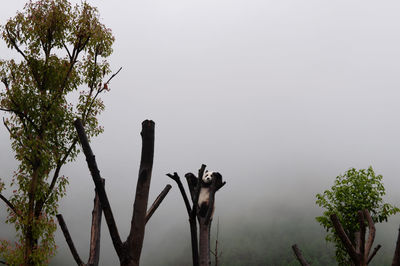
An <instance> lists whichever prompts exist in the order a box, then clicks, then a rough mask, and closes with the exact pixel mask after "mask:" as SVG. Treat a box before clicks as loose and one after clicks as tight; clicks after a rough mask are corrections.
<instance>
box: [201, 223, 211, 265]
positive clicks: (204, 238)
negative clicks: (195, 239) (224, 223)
mask: <svg viewBox="0 0 400 266" xmlns="http://www.w3.org/2000/svg"><path fill="white" fill-rule="evenodd" d="M199 225H200V234H199V236H200V241H199V242H200V245H199V246H200V256H199V257H200V266H210V265H211V260H210V228H211V221H210V222H209V223H207V224H206V223H204V222H203V221H200V222H199Z"/></svg>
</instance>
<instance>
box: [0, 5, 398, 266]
mask: <svg viewBox="0 0 400 266" xmlns="http://www.w3.org/2000/svg"><path fill="white" fill-rule="evenodd" d="M72 2H73V3H78V2H79V1H72ZM88 2H89V3H90V4H92V5H94V6H97V7H98V9H99V12H100V15H101V18H102V23H104V24H105V25H106V26H107V27H109V28H111V29H112V31H113V33H114V35H115V38H116V41H115V44H114V53H113V54H112V56H111V57H110V58H109V62H110V64H111V66H112V69H113V70H114V71H117V70H118V69H119V67H122V68H123V69H122V71H121V72H120V73H119V74H118V76H116V77H115V78H114V79H113V80H112V82H111V84H110V88H111V91H110V92H109V93H107V94H106V95H104V96H103V100H104V103H105V106H106V110H105V111H104V112H103V114H102V115H101V117H100V123H101V125H103V126H104V128H105V132H104V133H103V134H101V135H99V136H98V137H96V138H94V139H93V140H92V142H91V146H92V149H93V152H94V154H95V155H96V159H97V163H98V166H99V169H100V171H101V175H102V177H103V178H105V179H106V185H105V186H106V191H107V193H108V197H109V200H110V203H111V206H112V208H113V212H114V217H115V218H116V222H117V225H118V229H119V232H120V235H121V238H122V239H125V237H126V236H127V235H128V233H129V226H130V219H131V215H132V208H133V199H134V193H135V186H136V182H137V176H138V167H139V160H140V150H141V139H140V134H139V133H140V130H141V122H142V121H143V120H145V119H152V120H154V121H155V123H156V138H155V156H154V168H153V177H152V184H151V189H150V193H151V194H150V199H149V200H150V202H152V200H153V199H154V198H155V197H156V196H157V194H158V193H159V192H160V191H161V190H162V189H163V187H164V186H165V185H166V184H167V183H170V184H171V185H172V187H173V188H172V190H171V191H170V193H169V194H168V195H167V197H166V199H165V200H164V202H163V203H162V205H161V206H160V208H159V209H158V210H157V212H156V213H155V214H154V216H153V217H152V219H151V221H150V222H149V223H148V225H147V227H146V230H147V231H146V236H145V242H144V247H143V253H142V263H143V265H145V266H146V265H156V264H154V263H155V262H154V258H152V257H154V256H157V252H158V251H159V250H161V251H163V252H162V254H163V258H165V260H169V261H173V260H174V259H177V258H178V257H182V256H183V257H185V256H187V257H188V258H190V233H189V225H188V222H187V214H186V212H185V207H184V204H183V201H182V199H181V195H180V193H179V190H178V189H177V187H176V184H175V183H173V181H172V180H170V179H169V178H168V177H167V176H166V175H165V174H167V173H172V172H178V173H179V174H180V175H181V176H183V175H184V174H185V173H187V172H197V170H198V169H199V167H200V166H201V164H202V163H204V164H206V165H207V169H209V170H215V171H218V172H220V173H221V174H222V175H223V177H224V180H225V181H226V182H227V185H226V186H224V187H223V188H222V189H221V190H220V191H219V192H218V193H217V198H216V210H215V214H214V223H213V227H215V226H216V220H217V218H219V223H220V230H221V232H220V238H221V242H222V243H224V241H225V240H226V241H227V239H229V234H230V233H231V232H234V230H235V229H236V228H242V230H245V229H246V228H249V230H251V224H254V223H257V224H259V225H260V221H263V222H265V223H264V225H265V230H268V226H273V224H274V223H275V224H279V223H281V222H282V223H283V224H285V223H286V222H287V221H289V220H292V221H293V220H294V221H298V227H296V222H293V225H292V226H293V230H294V231H296V232H298V233H299V234H300V236H301V238H302V239H301V241H303V242H302V243H304V245H306V243H307V242H306V239H307V235H306V234H303V235H301V232H302V230H303V229H304V228H308V229H307V230H309V231H311V230H314V231H315V232H317V233H316V234H319V236H320V237H321V243H325V242H324V240H323V238H324V232H323V230H322V228H321V227H320V226H319V225H318V224H317V223H316V222H315V219H314V217H315V216H317V215H320V214H321V213H322V210H321V209H319V208H318V207H317V206H316V205H315V195H316V194H317V193H321V192H323V191H324V190H325V189H328V188H330V186H331V185H333V181H334V178H335V177H336V176H337V175H339V174H341V173H343V172H344V171H346V170H347V169H349V168H350V167H355V168H367V167H368V166H370V165H372V166H373V168H374V170H375V171H376V172H377V173H379V174H382V175H383V183H384V185H385V188H386V192H387V197H385V200H386V201H388V202H389V203H392V204H394V205H397V206H400V195H398V193H396V191H397V188H399V187H400V181H399V178H398V177H399V175H400V164H399V163H398V162H399V158H400V141H399V136H400V125H399V123H398V121H399V114H400V105H399V99H400V91H399V88H400V79H399V78H398V77H399V73H400V49H399V47H400V34H399V33H400V17H399V16H398V14H399V11H400V3H399V2H398V1H380V2H376V1H355V0H346V1H344V0H343V1H342V0H340V1H321V0H308V1H295V0H282V1H270V0H267V1H265V0H263V1H261V0H260V1H257V0H252V1H244V0H230V1H228V0H220V1H211V0H203V1H183V0H171V1H161V0H154V1H130V2H127V1H122V0H114V1H105V0H100V1H93V0H92V1H88ZM24 3H25V1H20V0H18V1H7V2H6V3H3V6H2V8H1V9H0V24H4V23H5V22H6V21H7V19H8V18H10V17H12V16H14V15H15V13H16V11H17V10H19V11H22V8H23V6H24ZM0 57H1V58H2V59H5V58H18V55H17V53H15V51H11V50H9V49H7V47H6V46H5V43H4V42H3V41H1V42H0ZM2 115H4V114H2ZM0 151H1V152H0V177H1V178H2V179H3V180H4V181H6V184H7V183H9V182H10V179H11V176H12V173H13V171H14V170H15V169H16V167H17V162H16V161H15V159H14V157H13V156H14V155H13V153H12V149H11V145H10V140H9V137H8V133H7V131H6V129H5V128H2V127H0ZM62 174H64V175H66V176H68V177H69V182H70V184H69V186H68V189H67V196H66V197H64V198H63V199H62V200H61V202H60V209H59V212H60V213H62V214H63V216H64V218H65V220H66V222H67V225H68V227H69V230H70V233H71V235H72V238H73V240H74V243H75V245H76V247H77V249H78V251H79V253H80V255H81V257H82V258H83V260H84V261H85V260H86V259H87V256H88V250H89V236H90V223H91V218H90V217H91V216H90V215H91V210H92V207H93V198H94V184H93V181H92V179H91V176H90V173H89V170H88V168H87V165H86V161H85V158H84V156H82V155H79V156H78V158H77V160H76V161H75V162H73V163H70V164H68V165H66V166H65V167H63V170H62ZM11 191H12V189H8V190H6V191H5V192H4V195H5V196H9V195H10V193H11ZM6 215H7V214H6V206H5V205H4V204H3V203H1V204H0V232H1V235H0V237H1V238H9V239H11V238H12V237H13V235H14V231H13V230H14V229H13V227H11V226H10V225H7V224H5V223H4V221H5V220H6ZM300 221H301V222H300ZM398 224H400V216H399V215H396V216H394V217H392V218H391V219H390V222H389V223H388V224H385V225H382V226H379V227H377V228H378V229H377V236H378V237H382V238H381V239H382V241H384V242H385V241H386V242H385V244H386V243H387V245H386V246H385V245H384V247H385V249H384V250H385V251H382V252H389V254H393V252H392V251H393V249H394V246H395V234H396V232H397V228H398ZM296 228H297V229H296ZM310 228H311V229H310ZM214 229H215V228H214ZM231 229H232V230H231ZM380 229H381V231H379V230H380ZM260 230H262V226H261V225H260ZM304 230H305V229H304ZM307 230H305V232H309V231H307ZM171 232H173V233H171ZM56 241H57V245H58V247H59V249H58V254H57V255H56V257H55V258H54V260H53V262H52V264H51V265H74V261H73V258H72V256H71V254H70V251H69V249H68V247H67V244H66V242H65V240H64V237H63V235H62V233H61V230H59V229H57V234H56ZM296 241H297V240H296V239H293V240H292V242H291V243H296ZM377 241H378V240H377ZM377 241H376V243H378V242H377ZM285 243H286V242H285ZM288 243H289V242H288ZM291 243H289V244H291ZM222 245H224V244H222ZM238 245H240V243H238ZM386 247H387V249H386ZM222 248H223V246H222ZM287 248H288V249H290V246H287ZM170 250H173V251H174V252H169V251H170ZM328 250H329V247H328ZM161 251H160V252H161ZM288 252H290V250H289V251H288ZM390 252H392V253H390ZM332 255H333V253H332ZM390 256H391V255H390ZM117 264H118V259H117V255H116V253H115V251H114V249H113V247H112V242H111V239H110V236H109V233H108V229H107V226H106V223H105V221H104V219H103V224H102V241H101V254H100V265H117Z"/></svg>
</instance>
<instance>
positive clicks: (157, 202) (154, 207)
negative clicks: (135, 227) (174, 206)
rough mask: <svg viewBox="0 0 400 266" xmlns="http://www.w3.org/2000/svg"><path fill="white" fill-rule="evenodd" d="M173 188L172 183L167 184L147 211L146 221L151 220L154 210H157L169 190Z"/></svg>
mask: <svg viewBox="0 0 400 266" xmlns="http://www.w3.org/2000/svg"><path fill="white" fill-rule="evenodd" d="M170 189H171V185H169V184H168V185H166V186H165V188H164V189H163V191H161V193H160V195H158V197H157V198H156V199H155V201H154V202H153V204H152V205H151V207H150V209H149V210H148V211H147V214H146V223H147V222H148V221H149V220H150V218H151V216H153V214H154V212H155V211H156V210H157V208H158V206H160V204H161V202H162V201H163V200H164V198H165V197H166V196H167V194H168V192H169V190H170Z"/></svg>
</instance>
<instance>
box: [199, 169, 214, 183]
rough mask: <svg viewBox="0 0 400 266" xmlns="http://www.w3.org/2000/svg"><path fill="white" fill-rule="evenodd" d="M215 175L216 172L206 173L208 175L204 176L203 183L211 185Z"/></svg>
mask: <svg viewBox="0 0 400 266" xmlns="http://www.w3.org/2000/svg"><path fill="white" fill-rule="evenodd" d="M213 174H214V172H206V173H205V174H204V175H203V178H202V180H203V182H204V183H205V184H210V183H211V181H212V180H213V177H214V176H213Z"/></svg>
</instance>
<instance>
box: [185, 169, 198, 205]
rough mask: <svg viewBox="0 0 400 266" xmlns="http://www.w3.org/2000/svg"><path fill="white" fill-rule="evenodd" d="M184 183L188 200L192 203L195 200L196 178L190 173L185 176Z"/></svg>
mask: <svg viewBox="0 0 400 266" xmlns="http://www.w3.org/2000/svg"><path fill="white" fill-rule="evenodd" d="M185 178H186V182H187V185H188V188H189V192H190V198H191V200H192V202H194V200H195V199H194V198H195V194H196V193H195V190H196V186H197V177H196V176H195V175H194V174H192V173H187V174H185Z"/></svg>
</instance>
